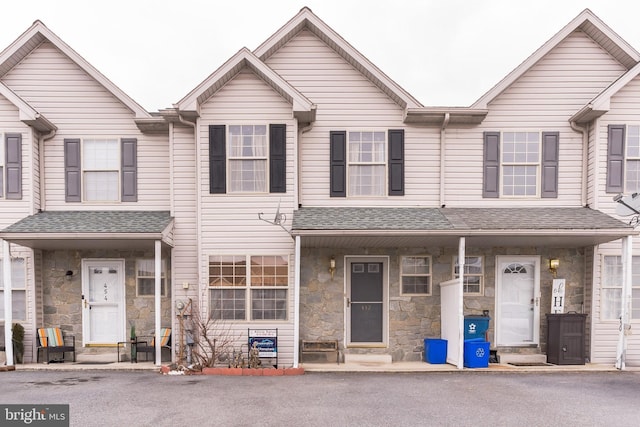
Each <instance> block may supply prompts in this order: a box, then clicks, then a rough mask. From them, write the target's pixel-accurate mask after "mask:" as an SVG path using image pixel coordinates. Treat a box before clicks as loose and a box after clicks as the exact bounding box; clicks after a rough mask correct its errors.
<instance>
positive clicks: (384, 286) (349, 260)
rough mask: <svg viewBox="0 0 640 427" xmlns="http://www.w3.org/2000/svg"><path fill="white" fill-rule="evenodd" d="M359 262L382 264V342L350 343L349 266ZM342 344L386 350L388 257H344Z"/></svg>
mask: <svg viewBox="0 0 640 427" xmlns="http://www.w3.org/2000/svg"><path fill="white" fill-rule="evenodd" d="M359 262H381V263H382V269H383V271H382V342H381V343H360V342H357V343H351V316H350V314H351V311H350V309H349V298H350V297H351V265H352V264H356V263H359ZM344 266H345V268H344V271H345V274H344V296H345V297H344V325H345V328H344V342H345V343H346V346H347V347H351V348H354V347H367V348H372V347H375V348H380V347H383V348H387V347H388V346H389V257H388V256H384V255H345V257H344Z"/></svg>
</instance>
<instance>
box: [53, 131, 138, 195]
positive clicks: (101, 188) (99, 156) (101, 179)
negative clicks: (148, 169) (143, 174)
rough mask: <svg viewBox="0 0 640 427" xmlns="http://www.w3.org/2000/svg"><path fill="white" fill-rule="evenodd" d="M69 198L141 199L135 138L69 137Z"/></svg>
mask: <svg viewBox="0 0 640 427" xmlns="http://www.w3.org/2000/svg"><path fill="white" fill-rule="evenodd" d="M64 156H65V200H66V201H67V202H135V201H137V140H136V139H135V138H123V139H121V140H118V139H110V138H86V139H82V140H81V139H65V140H64Z"/></svg>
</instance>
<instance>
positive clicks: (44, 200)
mask: <svg viewBox="0 0 640 427" xmlns="http://www.w3.org/2000/svg"><path fill="white" fill-rule="evenodd" d="M57 132H58V130H57V129H54V130H52V131H51V132H49V133H48V134H46V135H40V138H38V158H39V163H40V164H39V165H38V169H39V171H40V182H39V187H40V210H41V211H45V210H46V208H47V197H46V196H47V194H46V191H45V188H44V187H45V185H44V142H45V141H48V140H50V139H51V138H53V137H54V136H56V133H57ZM31 193H32V194H33V193H34V192H33V191H31ZM31 206H32V207H33V203H32V204H31ZM33 213H34V212H32V214H33Z"/></svg>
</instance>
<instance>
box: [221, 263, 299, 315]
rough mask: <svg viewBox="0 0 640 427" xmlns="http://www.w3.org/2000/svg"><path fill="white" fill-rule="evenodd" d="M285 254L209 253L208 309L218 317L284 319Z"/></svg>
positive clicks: (287, 285)
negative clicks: (210, 254)
mask: <svg viewBox="0 0 640 427" xmlns="http://www.w3.org/2000/svg"><path fill="white" fill-rule="evenodd" d="M288 288H289V258H288V256H278V255H276V256H267V255H220V256H219V255H212V256H210V257H209V304H210V305H209V310H210V313H211V317H212V318H213V319H218V320H287V307H288V295H289V289H288Z"/></svg>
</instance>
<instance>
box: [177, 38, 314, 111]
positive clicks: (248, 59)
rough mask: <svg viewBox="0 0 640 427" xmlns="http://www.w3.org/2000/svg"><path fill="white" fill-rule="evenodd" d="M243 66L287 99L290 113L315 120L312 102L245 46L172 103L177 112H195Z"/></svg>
mask: <svg viewBox="0 0 640 427" xmlns="http://www.w3.org/2000/svg"><path fill="white" fill-rule="evenodd" d="M244 68H249V69H250V70H251V71H253V72H254V73H255V74H256V75H258V76H259V77H260V78H261V79H262V80H263V81H264V82H266V83H267V84H268V85H269V86H271V88H273V90H275V91H276V92H277V93H279V94H280V96H282V97H283V98H284V99H286V100H287V101H288V102H290V103H291V104H292V106H293V107H292V108H293V114H294V116H295V117H296V118H297V119H298V120H300V121H302V122H307V123H308V122H312V121H313V120H315V111H316V107H315V105H314V104H313V103H312V102H311V101H309V100H308V99H307V98H306V97H305V96H304V95H302V94H301V93H300V92H298V91H297V90H296V89H295V88H294V87H293V86H291V85H290V84H289V83H288V82H287V81H286V80H284V79H283V78H282V77H280V75H279V74H278V73H276V72H275V71H273V70H272V69H271V68H270V67H268V66H267V65H266V64H265V63H264V62H262V61H261V60H260V59H259V58H258V57H257V56H255V55H254V54H253V53H251V51H249V49H247V48H242V49H240V50H239V51H238V53H236V54H235V55H233V56H232V57H231V58H230V59H229V60H228V61H227V62H225V63H224V64H223V65H222V66H221V67H220V68H218V69H217V70H216V71H214V72H213V73H212V74H211V75H210V76H209V77H207V78H206V79H205V80H204V81H203V82H202V83H200V84H199V85H198V86H197V87H196V88H195V89H193V90H192V91H191V92H189V93H188V94H187V96H185V97H184V98H182V99H181V100H180V101H178V103H177V104H175V105H174V107H176V108H177V109H178V110H179V111H180V112H184V113H185V115H186V116H190V115H198V114H199V110H200V105H201V104H202V103H203V102H204V101H206V100H207V99H209V98H210V97H211V96H212V95H213V94H214V93H216V92H217V91H218V90H220V88H222V87H223V86H224V85H225V84H227V83H228V82H229V81H230V80H231V79H233V78H234V77H235V76H236V75H237V74H238V73H239V72H240V71H242V70H243V69H244Z"/></svg>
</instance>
